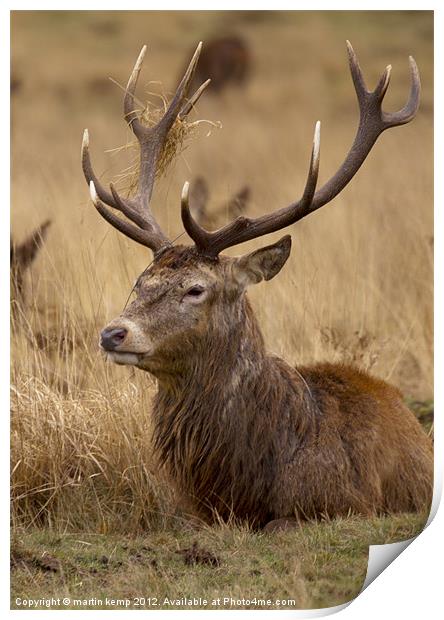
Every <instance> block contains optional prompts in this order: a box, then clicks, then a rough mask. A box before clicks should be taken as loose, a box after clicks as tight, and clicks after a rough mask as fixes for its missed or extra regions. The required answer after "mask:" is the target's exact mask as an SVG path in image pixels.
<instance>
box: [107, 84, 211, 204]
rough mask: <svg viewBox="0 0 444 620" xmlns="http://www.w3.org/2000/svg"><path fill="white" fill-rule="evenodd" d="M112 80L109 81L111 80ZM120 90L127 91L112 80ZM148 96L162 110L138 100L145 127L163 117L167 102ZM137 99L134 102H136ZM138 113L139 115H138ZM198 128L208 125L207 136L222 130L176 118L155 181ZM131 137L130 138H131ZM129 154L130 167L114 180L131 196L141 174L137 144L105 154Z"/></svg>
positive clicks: (205, 121) (201, 121)
mask: <svg viewBox="0 0 444 620" xmlns="http://www.w3.org/2000/svg"><path fill="white" fill-rule="evenodd" d="M110 79H111V78H110ZM111 81H112V82H114V83H115V84H116V85H117V86H119V88H121V89H122V90H124V91H125V90H126V89H125V88H124V87H123V86H122V85H121V84H119V83H118V82H116V81H115V80H113V79H111ZM148 95H150V96H153V95H154V96H158V97H160V98H161V100H162V107H156V106H154V105H150V104H149V102H148V101H147V103H146V104H143V103H142V102H141V101H140V100H138V99H137V102H138V104H139V106H140V109H139V116H138V118H139V119H140V121H141V122H142V124H143V125H145V126H146V127H154V126H155V125H156V124H157V123H158V122H159V121H160V119H161V118H162V116H163V115H164V114H165V111H166V110H167V108H168V104H169V101H168V99H167V97H166V96H165V95H162V94H161V95H158V94H157V93H153V92H148ZM135 99H136V98H135ZM140 110H141V111H140ZM201 124H207V125H208V126H209V128H210V129H209V131H208V133H207V134H206V135H207V136H209V135H210V134H211V130H212V129H214V128H217V129H220V128H222V123H221V122H220V121H210V120H207V119H198V120H195V121H189V120H188V118H187V117H186V116H182V117H181V116H178V117H177V118H176V120H175V122H174V124H173V126H172V127H171V129H170V131H169V133H168V136H167V139H166V141H165V144H164V147H163V149H162V152H161V154H160V157H159V159H158V160H157V166H156V179H158V178H160V177H161V176H163V174H165V172H166V171H167V170H168V168H169V166H170V164H171V162H172V161H173V160H174V159H175V158H176V157H177V156H178V155H180V154H181V153H182V152H183V151H184V150H185V148H186V143H187V142H188V141H190V140H191V139H192V138H193V137H195V136H196V130H197V129H198V127H199V126H200V125H201ZM131 135H132V134H131ZM128 150H129V151H131V152H132V153H133V157H132V162H131V164H130V165H129V166H128V167H127V168H126V169H125V170H124V171H123V172H121V173H120V174H119V175H118V176H117V180H118V182H119V183H120V184H122V185H123V188H124V190H125V191H126V192H127V193H128V196H130V195H131V194H132V193H133V192H134V190H135V189H136V187H137V183H138V179H139V173H140V160H139V143H138V141H137V140H130V141H129V142H127V144H124V145H122V146H120V147H117V148H115V149H111V150H110V151H108V152H112V153H120V152H122V151H128Z"/></svg>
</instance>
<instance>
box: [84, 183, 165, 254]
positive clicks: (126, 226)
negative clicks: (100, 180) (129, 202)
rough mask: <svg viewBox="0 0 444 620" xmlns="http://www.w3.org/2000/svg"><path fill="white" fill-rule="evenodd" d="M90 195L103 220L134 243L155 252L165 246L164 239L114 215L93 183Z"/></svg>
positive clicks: (90, 187)
mask: <svg viewBox="0 0 444 620" xmlns="http://www.w3.org/2000/svg"><path fill="white" fill-rule="evenodd" d="M89 193H90V196H91V200H92V202H93V204H94V206H95V208H96V209H97V211H98V212H99V213H100V215H101V216H102V217H103V219H105V220H106V221H107V222H108V223H109V224H111V226H114V228H116V229H117V230H119V231H120V232H122V233H123V234H124V235H126V236H127V237H129V238H130V239H132V240H133V241H136V242H137V243H140V244H141V245H144V246H145V247H148V248H150V249H151V250H153V252H158V251H159V250H160V249H161V248H162V247H164V246H165V244H164V243H163V241H162V239H161V238H160V237H159V236H158V235H156V234H155V233H153V232H151V231H148V230H144V229H142V228H138V227H137V226H133V225H132V224H130V223H129V222H126V221H125V220H122V219H121V218H120V217H117V216H116V215H114V213H113V212H112V211H109V210H108V209H107V208H106V207H105V205H104V204H103V203H102V202H101V201H100V199H99V197H98V195H97V192H96V188H95V186H94V182H93V181H91V182H90V184H89Z"/></svg>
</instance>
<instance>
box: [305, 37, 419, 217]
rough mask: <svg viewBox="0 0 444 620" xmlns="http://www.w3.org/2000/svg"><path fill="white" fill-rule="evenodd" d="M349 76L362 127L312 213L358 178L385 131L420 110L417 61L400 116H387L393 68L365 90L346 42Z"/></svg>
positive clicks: (348, 44) (352, 51) (358, 69)
mask: <svg viewBox="0 0 444 620" xmlns="http://www.w3.org/2000/svg"><path fill="white" fill-rule="evenodd" d="M347 49H348V55H349V63H350V72H351V74H352V78H353V83H354V86H355V90H356V95H357V98H358V103H359V112H360V115H359V125H358V129H357V132H356V135H355V139H354V141H353V144H352V146H351V148H350V150H349V152H348V154H347V156H346V158H345V160H344V161H343V163H342V164H341V166H340V167H339V169H338V170H337V172H336V173H335V174H334V175H333V176H332V177H331V178H330V179H329V180H328V181H327V182H326V183H325V184H324V185H323V186H322V187H321V188H320V189H319V190H318V191H317V192H316V194H315V196H314V199H313V204H312V208H311V211H315V210H316V209H319V208H320V207H322V206H323V205H325V204H326V203H327V202H330V201H331V200H333V198H335V197H336V196H337V195H338V194H339V193H340V192H341V191H342V190H343V189H344V187H345V186H346V185H347V184H348V183H349V182H350V181H351V179H352V178H353V177H354V176H355V174H356V173H357V171H358V170H359V168H360V167H361V166H362V164H363V163H364V161H365V159H366V157H367V155H368V154H369V153H370V151H371V149H372V147H373V145H374V144H375V142H376V140H377V139H378V137H379V136H380V135H381V133H382V132H383V131H385V130H386V129H389V128H390V127H396V126H397V125H403V124H405V123H408V122H409V121H411V120H412V119H413V118H414V116H415V115H416V112H417V110H418V107H419V97H420V90H421V85H420V80H419V73H418V68H417V66H416V63H415V61H414V60H413V58H412V57H410V67H411V75H412V85H411V88H410V96H409V99H408V102H407V104H406V105H405V106H404V107H403V108H402V110H399V111H398V112H384V111H383V110H382V108H381V106H382V101H383V98H384V95H385V93H386V92H387V88H388V85H389V82H390V74H391V65H388V66H387V67H386V69H385V71H384V73H383V74H382V76H381V78H380V79H379V82H378V84H377V86H376V88H375V90H374V91H368V90H367V89H366V87H365V83H364V79H363V77H362V73H361V70H360V68H359V63H358V60H357V58H356V54H355V52H354V50H353V48H352V46H351V44H350V42H349V41H347Z"/></svg>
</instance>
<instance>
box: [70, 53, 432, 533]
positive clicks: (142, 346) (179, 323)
mask: <svg viewBox="0 0 444 620" xmlns="http://www.w3.org/2000/svg"><path fill="white" fill-rule="evenodd" d="M200 48H201V45H199V46H198V48H197V50H196V53H195V55H194V57H193V59H192V60H191V63H190V65H189V67H188V69H187V71H186V73H185V75H184V77H183V79H182V81H181V82H180V84H179V86H178V88H177V91H176V93H175V95H174V98H173V100H172V102H171V104H170V105H169V107H168V109H167V111H166V113H165V115H164V116H163V118H162V119H161V120H160V122H159V123H158V124H157V125H156V126H155V127H150V128H148V127H146V126H144V125H143V124H142V123H141V121H140V119H139V117H138V114H137V112H136V111H135V109H134V108H135V105H136V104H135V101H134V93H135V88H136V82H137V78H138V75H139V72H140V68H141V63H142V60H143V56H144V53H145V48H144V49H143V50H142V52H141V54H140V56H139V58H138V60H137V63H136V65H135V67H134V70H133V73H132V75H131V77H130V79H129V82H128V86H127V91H126V95H125V98H124V114H125V117H126V120H127V121H128V123H129V125H130V126H131V129H132V130H133V132H134V134H135V135H136V137H137V139H138V141H139V143H140V151H141V153H140V178H139V184H138V189H137V192H136V194H135V196H134V197H132V198H128V199H124V198H122V197H121V196H119V194H118V193H117V191H116V190H115V188H114V187H113V185H111V186H110V190H109V191H108V190H107V189H106V188H105V187H104V186H103V185H102V183H101V182H100V181H99V179H98V177H97V176H96V175H95V174H94V172H93V168H92V165H91V160H90V155H89V138H88V133H87V130H86V131H85V134H84V139H83V148H82V153H83V156H82V161H83V171H84V174H85V177H86V180H87V182H88V183H89V186H90V194H91V198H92V201H93V203H94V205H95V207H96V209H97V211H98V212H99V213H100V214H101V215H102V216H103V217H104V218H105V219H106V220H107V221H108V222H109V223H110V224H112V225H113V226H114V227H115V228H117V229H118V230H119V231H121V232H123V233H124V234H125V235H127V236H128V237H130V238H131V239H133V240H134V241H136V242H138V243H140V244H142V245H144V246H146V247H147V248H149V249H150V250H151V251H152V252H153V255H154V259H153V262H152V264H151V265H150V266H149V267H148V268H147V269H145V271H144V272H143V273H142V274H141V275H140V276H139V278H138V280H137V282H136V285H135V292H136V295H137V298H136V299H135V300H134V301H133V302H132V303H131V304H130V305H129V306H128V307H127V308H126V309H125V310H124V311H123V312H122V314H121V315H120V316H118V317H117V318H115V319H114V320H113V321H111V323H110V324H109V325H108V326H107V327H106V328H105V329H103V331H102V332H101V337H100V346H101V348H102V350H103V351H104V352H105V354H106V355H107V357H108V358H109V359H110V360H112V361H113V362H115V363H117V364H128V365H133V366H136V367H137V368H140V369H141V370H144V371H147V372H149V373H151V374H152V375H154V376H155V377H156V378H157V382H158V391H157V394H156V396H155V398H154V403H153V417H154V427H153V442H154V446H155V450H156V451H157V454H158V455H159V459H160V462H161V463H162V464H163V465H164V466H165V467H166V468H167V471H168V472H169V475H170V477H171V479H172V481H173V482H174V484H175V486H176V488H177V489H178V491H179V492H180V494H181V495H182V497H183V498H184V499H186V500H188V502H190V505H191V506H192V507H193V510H194V511H195V512H197V514H199V515H200V516H201V517H202V518H204V519H207V520H211V518H212V517H213V516H214V514H215V513H217V514H218V515H219V516H220V517H221V518H223V519H227V518H229V517H230V516H234V518H236V519H239V520H246V521H248V522H250V523H251V524H253V525H254V526H255V527H263V526H265V525H266V524H269V526H268V527H269V528H270V529H273V526H279V524H282V523H284V524H287V523H288V524H289V523H292V522H293V523H294V522H295V520H294V518H296V521H297V520H299V519H310V518H317V517H321V516H322V515H329V516H331V517H333V516H336V515H347V514H349V513H360V514H364V515H368V514H375V513H384V512H397V511H411V510H414V511H416V510H422V509H426V508H427V507H428V506H429V503H430V501H431V494H432V477H433V458H432V447H431V442H430V441H429V439H428V437H427V436H426V435H425V433H424V432H423V430H422V428H421V427H420V425H419V423H418V422H417V420H416V419H415V417H414V415H413V414H412V413H411V412H410V410H409V409H408V408H407V407H406V406H405V405H404V403H403V400H402V396H401V394H400V393H399V392H398V390H397V389H396V388H394V387H392V386H390V385H388V384H387V383H385V382H384V381H382V380H380V379H376V378H373V377H371V376H369V375H368V374H366V373H365V372H363V371H361V370H359V369H358V368H353V367H349V366H346V365H341V364H330V363H322V364H316V365H313V366H304V367H298V368H292V367H291V366H289V365H288V364H287V363H286V362H285V361H284V360H282V359H280V358H278V357H276V356H274V355H270V354H269V353H267V351H266V349H265V346H264V339H263V337H262V334H261V330H260V327H259V325H258V322H257V320H256V317H255V315H254V312H253V310H252V308H251V306H250V304H249V302H248V299H247V296H246V295H245V291H246V289H247V288H248V286H250V285H252V284H257V283H258V282H261V281H262V280H270V279H271V278H273V277H274V276H276V275H277V274H278V273H279V271H280V270H281V269H282V267H283V265H284V264H285V262H286V260H287V258H288V256H289V253H290V247H291V238H290V236H289V235H286V236H284V237H283V238H282V239H281V240H280V241H278V242H277V243H273V244H272V245H269V246H267V247H262V248H260V249H257V250H255V251H253V252H251V253H249V254H245V255H243V256H239V257H234V258H233V257H228V256H226V255H223V254H221V252H222V250H225V249H226V248H229V247H232V246H235V245H237V244H239V243H242V242H244V241H248V240H250V239H255V238H257V237H260V236H262V235H265V234H268V233H271V232H274V231H278V230H280V229H282V228H285V227H287V226H290V225H291V224H294V223H295V222H297V221H299V220H301V219H302V218H303V217H305V216H307V215H309V214H311V213H313V212H314V211H316V210H317V209H319V208H320V207H322V206H323V205H325V204H326V203H328V202H330V201H331V200H333V199H334V198H335V196H337V195H338V194H339V192H340V191H341V190H342V189H343V188H344V187H345V186H346V185H347V184H348V183H349V181H350V180H351V179H352V178H353V176H354V175H355V174H356V172H357V171H358V169H359V168H360V166H361V165H362V163H363V162H364V160H365V158H366V157H367V155H368V154H369V152H370V150H371V148H372V147H373V145H374V143H375V141H376V139H377V138H378V136H379V135H380V134H381V133H382V132H383V131H384V130H386V129H389V128H391V127H395V126H397V125H402V124H404V123H408V122H409V121H411V120H412V119H413V117H414V116H415V114H416V111H417V108H418V105H419V96H420V81H419V74H418V70H417V67H416V64H415V61H414V60H413V58H410V69H411V79H412V84H411V91H410V95H409V99H408V101H407V103H406V105H405V106H404V107H403V108H402V109H401V110H399V111H398V112H394V113H389V112H384V111H383V110H382V108H381V104H382V100H383V98H384V95H385V92H386V90H387V87H388V84H389V78H390V67H387V69H386V70H385V72H384V73H383V75H382V77H381V78H380V80H379V82H378V84H377V86H376V88H375V90H373V91H369V90H367V88H366V85H365V82H364V78H363V76H362V73H361V70H360V67H359V64H358V61H357V58H356V56H355V54H354V51H353V49H352V47H351V45H350V44H348V55H349V63H350V70H351V74H352V78H353V83H354V87H355V90H356V94H357V99H358V103H359V109H360V122H359V126H358V129H357V134H356V137H355V139H354V142H353V145H352V147H351V149H350V151H349V153H348V154H347V156H346V158H345V160H344V162H343V164H342V165H341V166H340V167H339V169H338V171H337V172H336V173H335V174H334V175H333V176H332V177H331V178H330V179H329V180H328V181H327V182H326V183H325V185H323V186H322V187H321V188H320V189H318V190H317V191H316V182H317V177H318V168H319V147H320V124H319V123H317V124H316V129H315V133H314V142H313V148H312V153H311V160H310V165H309V171H308V175H307V181H306V184H305V189H304V191H303V194H302V198H300V199H299V200H297V201H296V202H293V203H292V204H290V205H288V206H287V207H284V208H281V209H279V210H278V211H275V212H274V213H270V214H267V215H263V216H262V217H257V218H254V219H253V218H245V217H238V218H237V219H236V220H234V221H233V222H231V223H229V224H227V225H226V226H224V227H223V228H220V229H219V230H216V231H214V232H209V231H207V230H205V229H203V228H202V227H201V226H199V224H198V223H197V222H196V221H195V219H194V218H193V216H192V214H191V212H190V207H189V200H188V183H185V186H184V189H183V193H182V203H181V204H182V207H181V215H182V221H183V225H184V227H185V230H186V231H187V233H188V234H189V236H190V237H191V239H192V240H193V241H194V245H193V246H190V247H188V246H183V245H173V243H172V242H171V241H170V240H169V239H168V238H167V237H166V235H165V234H164V232H163V231H162V230H161V227H160V226H159V224H158V223H157V221H156V219H155V218H154V215H153V213H152V212H151V209H150V206H149V205H150V200H151V194H152V190H153V185H154V179H155V172H156V162H157V161H158V157H159V153H160V152H161V150H162V147H163V145H164V144H165V141H166V139H167V136H168V132H169V130H170V129H171V127H172V125H173V124H174V123H175V122H176V119H177V118H181V117H183V115H184V114H185V113H186V112H188V111H189V110H190V108H191V107H192V104H193V103H194V101H195V99H196V96H197V95H194V96H193V97H192V98H191V102H190V101H187V99H186V96H187V92H188V87H189V85H190V83H191V81H192V77H193V72H194V70H195V67H196V63H197V59H198V56H199V52H200ZM199 94H200V93H199ZM104 203H107V205H109V207H112V209H113V210H116V211H121V213H122V214H123V215H125V216H126V218H127V219H125V220H124V219H122V218H121V217H118V216H117V215H116V214H115V213H114V212H113V211H112V210H110V209H108V208H107V207H106V206H105V204H104ZM270 522H271V525H270ZM276 524H277V525H276Z"/></svg>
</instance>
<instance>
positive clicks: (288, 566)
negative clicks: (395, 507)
mask: <svg viewBox="0 0 444 620" xmlns="http://www.w3.org/2000/svg"><path fill="white" fill-rule="evenodd" d="M424 522H425V516H424V515H412V514H406V515H396V516H391V517H380V518H372V519H364V518H357V517H351V518H348V519H337V520H333V521H328V522H322V523H309V524H305V525H303V526H302V527H301V528H300V529H296V530H291V531H286V532H279V533H274V534H262V533H255V532H252V531H250V530H248V529H247V528H240V527H228V526H223V525H220V526H213V527H203V528H201V529H195V528H193V527H191V526H186V525H185V527H181V528H177V529H173V530H168V531H167V530H159V531H152V532H149V533H147V534H146V535H144V536H140V537H134V538H128V537H124V536H113V535H97V534H89V533H86V532H79V533H73V534H67V533H64V534H60V533H56V532H51V531H50V530H44V529H38V530H25V531H21V532H20V531H18V532H16V533H15V535H14V538H13V541H12V566H13V569H12V584H13V585H12V591H11V607H12V608H13V609H22V608H23V606H22V605H19V604H17V599H28V600H29V599H34V600H38V599H51V598H52V599H55V600H54V601H52V602H51V601H50V602H49V603H51V604H49V607H50V608H51V609H59V608H63V609H65V608H66V609H79V608H80V609H107V608H109V609H112V608H116V606H117V607H119V608H122V607H123V606H127V607H128V608H131V609H137V608H140V607H141V608H151V609H156V608H157V609H182V608H195V609H238V608H251V609H256V608H267V609H278V608H282V607H283V604H282V603H283V602H284V601H285V602H287V604H286V608H292V609H304V608H320V607H328V606H333V605H339V604H341V603H344V602H346V601H349V600H351V599H352V598H354V597H355V596H356V595H357V594H358V593H359V591H360V589H361V587H362V584H363V582H364V579H365V575H366V570H367V560H368V547H369V545H371V544H384V543H390V542H396V541H400V540H405V539H407V538H411V537H412V536H415V535H417V534H418V533H419V532H420V531H421V529H422V528H423V525H424ZM193 544H194V545H196V544H197V551H196V548H195V549H194V551H193ZM193 559H194V560H196V559H197V561H193ZM63 598H68V599H69V603H68V604H63ZM184 598H185V599H193V598H196V599H200V600H197V601H194V604H186V605H184V604H180V603H179V604H178V603H177V602H176V603H174V601H177V600H178V599H184ZM224 598H228V599H234V600H235V601H236V602H234V603H230V602H225V604H224ZM255 598H256V599H260V600H261V602H260V603H259V601H258V603H257V604H256V605H255V604H254V603H253V602H250V603H248V600H250V601H252V600H254V599H255ZM57 599H59V603H57ZM107 599H108V600H107ZM116 599H119V600H120V601H122V603H121V604H120V605H116V604H114V605H113V604H112V602H111V601H112V600H116ZM166 599H168V600H169V601H170V602H168V601H166ZM203 599H205V600H206V601H207V604H205V603H203ZM218 599H219V600H218ZM138 600H139V604H138ZM74 601H79V603H77V604H76V603H75V602H74ZM99 601H100V602H101V603H100V602H99ZM262 601H265V605H264V604H263V603H262ZM267 601H269V603H267ZM276 601H281V605H278V604H277V603H276ZM45 604H46V603H45V602H41V603H40V605H38V606H37V608H39V609H41V608H43V607H44V606H45Z"/></svg>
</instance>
